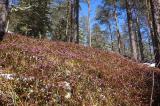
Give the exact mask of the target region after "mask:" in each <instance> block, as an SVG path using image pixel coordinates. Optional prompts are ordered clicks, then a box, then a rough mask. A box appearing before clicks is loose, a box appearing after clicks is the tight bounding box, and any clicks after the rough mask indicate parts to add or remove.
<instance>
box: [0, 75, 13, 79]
mask: <svg viewBox="0 0 160 106" xmlns="http://www.w3.org/2000/svg"><path fill="white" fill-rule="evenodd" d="M14 76H15V74H0V77H3V78H5V79H8V80H13V79H14Z"/></svg>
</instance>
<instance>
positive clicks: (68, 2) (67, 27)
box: [66, 0, 71, 41]
mask: <svg viewBox="0 0 160 106" xmlns="http://www.w3.org/2000/svg"><path fill="white" fill-rule="evenodd" d="M70 9H71V8H70V1H69V0H68V1H67V25H66V41H68V39H69V34H68V31H69V18H70Z"/></svg>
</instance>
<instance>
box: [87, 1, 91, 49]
mask: <svg viewBox="0 0 160 106" xmlns="http://www.w3.org/2000/svg"><path fill="white" fill-rule="evenodd" d="M87 4H88V38H89V39H88V40H89V46H90V47H91V46H92V40H91V39H92V38H91V31H90V12H91V8H90V0H88V1H87Z"/></svg>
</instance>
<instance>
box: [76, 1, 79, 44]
mask: <svg viewBox="0 0 160 106" xmlns="http://www.w3.org/2000/svg"><path fill="white" fill-rule="evenodd" d="M76 25H77V26H76V30H77V36H76V43H78V44H79V0H76Z"/></svg>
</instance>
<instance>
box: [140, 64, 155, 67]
mask: <svg viewBox="0 0 160 106" xmlns="http://www.w3.org/2000/svg"><path fill="white" fill-rule="evenodd" d="M143 64H145V65H147V66H148V67H156V64H155V63H143Z"/></svg>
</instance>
